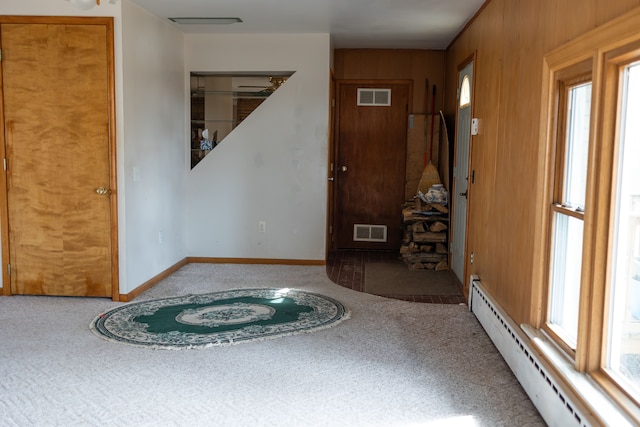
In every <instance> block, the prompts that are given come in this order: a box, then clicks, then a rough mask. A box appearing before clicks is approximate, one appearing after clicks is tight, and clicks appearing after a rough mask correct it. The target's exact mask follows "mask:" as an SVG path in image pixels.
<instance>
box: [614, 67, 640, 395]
mask: <svg viewBox="0 0 640 427" xmlns="http://www.w3.org/2000/svg"><path fill="white" fill-rule="evenodd" d="M623 88H624V89H623V95H622V96H623V99H622V117H621V129H620V135H621V137H620V148H619V163H618V176H617V200H616V207H615V213H614V217H615V229H614V251H613V265H612V267H613V268H612V277H611V284H612V289H611V300H610V302H609V303H610V309H609V313H610V315H609V339H608V348H607V355H608V357H607V366H606V367H607V368H608V369H609V370H610V372H612V375H614V376H615V377H616V378H617V379H618V381H621V382H622V383H623V385H625V386H626V387H625V388H626V389H628V390H629V391H630V392H632V393H635V394H636V396H640V120H638V118H639V117H640V62H638V63H635V64H634V65H632V66H629V67H626V69H625V71H624V86H623Z"/></svg>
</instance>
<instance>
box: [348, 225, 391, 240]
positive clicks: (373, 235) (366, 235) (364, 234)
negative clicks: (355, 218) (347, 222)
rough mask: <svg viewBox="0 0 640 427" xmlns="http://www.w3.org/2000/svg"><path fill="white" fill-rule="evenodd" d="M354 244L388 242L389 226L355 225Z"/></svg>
mask: <svg viewBox="0 0 640 427" xmlns="http://www.w3.org/2000/svg"><path fill="white" fill-rule="evenodd" d="M353 241H354V242H386V241H387V226H386V225H371V224H354V225H353Z"/></svg>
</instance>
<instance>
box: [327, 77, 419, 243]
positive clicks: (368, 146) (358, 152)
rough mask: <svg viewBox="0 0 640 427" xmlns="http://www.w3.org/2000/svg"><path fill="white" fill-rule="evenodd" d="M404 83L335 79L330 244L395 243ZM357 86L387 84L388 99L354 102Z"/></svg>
mask: <svg viewBox="0 0 640 427" xmlns="http://www.w3.org/2000/svg"><path fill="white" fill-rule="evenodd" d="M410 87H411V85H410V83H408V82H397V81H396V82H384V81H378V82H375V83H371V82H369V83H366V84H363V83H358V82H350V81H339V82H338V88H337V92H338V96H337V98H338V101H337V107H338V108H337V117H338V118H337V124H336V127H337V130H336V145H337V150H336V152H337V155H336V161H335V172H334V175H335V183H336V196H335V200H336V206H335V213H334V221H333V222H334V229H335V230H334V234H335V237H334V245H333V246H334V249H393V250H396V249H399V248H400V243H401V238H402V230H401V223H402V212H401V211H402V208H401V205H402V203H403V200H404V184H405V167H406V141H407V118H408V105H409V97H410ZM358 89H382V91H381V92H386V91H385V90H388V92H387V93H388V94H389V95H390V98H389V101H390V102H389V105H368V104H367V103H368V100H364V101H365V102H364V103H365V104H367V105H358ZM375 92H376V93H378V91H375ZM382 95H383V96H382V97H381V98H382V100H383V101H384V100H385V99H384V93H382ZM374 97H377V96H376V95H374ZM374 103H375V102H374ZM381 104H384V102H381ZM382 227H386V239H385V240H384V241H382V240H381V239H380V233H379V232H380V230H382ZM368 229H370V230H371V236H370V237H371V238H367V236H366V235H367V230H368Z"/></svg>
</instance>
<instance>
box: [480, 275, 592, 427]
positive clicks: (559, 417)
mask: <svg viewBox="0 0 640 427" xmlns="http://www.w3.org/2000/svg"><path fill="white" fill-rule="evenodd" d="M469 285H470V286H469V310H470V311H472V312H473V313H474V314H475V316H476V317H477V318H478V321H479V322H480V324H481V325H482V327H483V328H484V330H485V331H486V333H487V335H489V337H490V338H491V340H492V341H493V344H494V345H495V346H496V348H497V349H498V351H499V352H500V354H501V355H502V357H503V358H504V360H505V361H506V362H507V365H509V367H510V368H511V370H512V371H513V373H514V374H515V376H516V378H517V379H518V381H519V382H520V384H521V385H522V388H523V389H524V390H525V392H526V393H527V395H528V396H529V398H530V399H531V401H532V402H533V404H534V405H535V406H536V408H537V409H538V412H539V413H540V415H541V416H542V418H544V420H545V422H546V423H547V424H548V425H549V426H562V427H569V426H575V427H591V426H597V425H599V423H598V421H597V420H596V419H595V418H593V415H591V414H590V411H589V410H588V409H586V408H585V407H584V405H583V404H582V403H581V402H580V401H579V400H578V398H577V397H576V396H575V394H574V393H573V392H571V390H569V389H568V388H567V387H566V386H563V385H562V383H561V382H560V381H557V380H556V378H554V371H553V370H552V368H551V367H550V366H549V364H548V362H546V361H545V360H544V359H543V358H542V357H541V355H540V353H539V352H538V351H537V350H536V349H535V348H534V347H533V346H532V345H531V343H530V339H529V337H528V336H527V335H526V334H525V333H524V332H523V331H522V329H521V328H520V327H518V325H516V324H515V323H514V322H513V320H512V319H511V318H510V317H509V316H508V315H507V314H506V312H505V311H504V310H503V309H502V308H501V307H500V305H499V304H497V303H496V302H495V301H494V300H493V298H492V297H491V295H489V294H488V293H487V292H486V291H485V290H484V288H483V286H482V283H481V281H480V278H479V277H477V276H471V280H470V284H469Z"/></svg>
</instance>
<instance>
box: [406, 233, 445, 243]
mask: <svg viewBox="0 0 640 427" xmlns="http://www.w3.org/2000/svg"><path fill="white" fill-rule="evenodd" d="M413 241H414V242H417V243H421V242H446V241H447V233H444V232H440V233H431V232H426V233H414V234H413Z"/></svg>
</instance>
